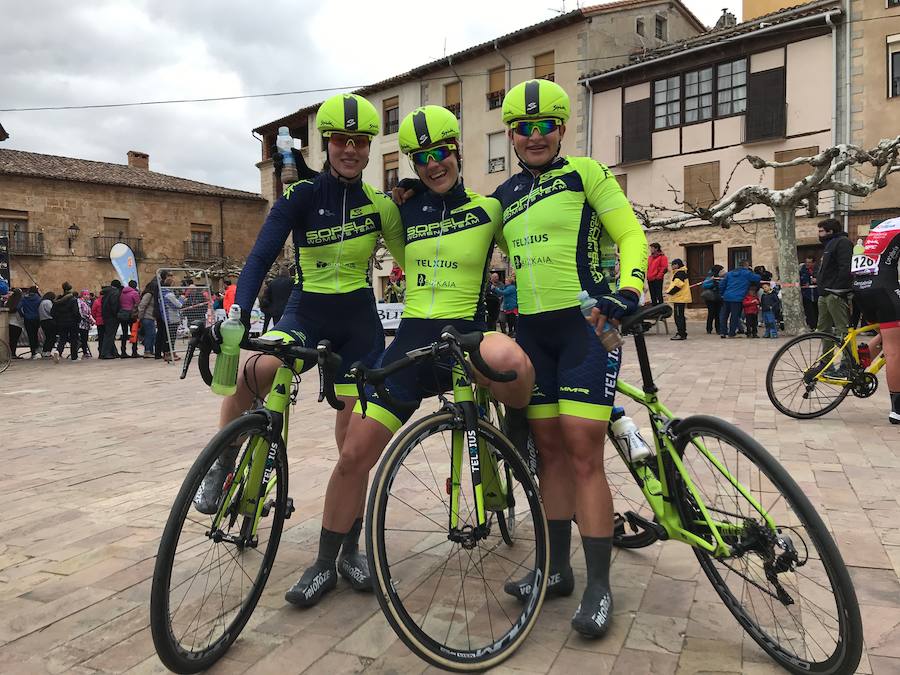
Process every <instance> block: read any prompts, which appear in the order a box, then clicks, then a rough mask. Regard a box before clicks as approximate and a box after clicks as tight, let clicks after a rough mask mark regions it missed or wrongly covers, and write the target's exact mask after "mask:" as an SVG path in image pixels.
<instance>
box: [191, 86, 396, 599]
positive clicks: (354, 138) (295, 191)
mask: <svg viewBox="0 0 900 675" xmlns="http://www.w3.org/2000/svg"><path fill="white" fill-rule="evenodd" d="M316 123H317V126H318V129H319V131H320V132H321V133H322V135H323V136H324V137H325V138H326V139H327V141H328V145H327V153H328V164H327V165H326V169H325V170H324V171H323V172H322V173H321V174H319V175H317V176H315V177H313V178H311V179H308V180H300V181H298V182H296V183H293V184H291V185H288V186H287V187H286V188H285V190H284V195H283V196H282V197H281V198H280V199H279V200H278V201H277V202H276V203H275V205H274V206H273V207H272V210H271V211H270V212H269V215H268V217H267V218H266V221H265V223H264V224H263V227H262V230H261V231H260V233H259V236H258V237H257V240H256V244H255V245H254V246H253V250H252V251H251V252H250V255H249V256H248V258H247V263H246V265H245V266H244V269H243V271H242V272H241V276H240V278H239V279H238V283H237V295H236V298H235V302H236V304H238V305H239V306H240V307H241V309H242V316H241V318H242V320H243V321H244V324H245V326H247V327H248V328H249V321H250V308H251V307H252V306H253V301H254V300H255V298H256V294H257V293H258V292H259V288H260V286H261V285H262V282H263V279H264V278H265V275H266V273H267V272H268V271H269V268H270V267H271V266H272V263H274V262H275V260H276V259H277V258H278V256H279V255H280V253H281V251H282V250H283V248H284V244H285V241H286V240H287V237H288V236H289V235H291V236H293V241H294V248H295V251H296V253H295V263H296V266H297V270H298V271H297V276H296V278H295V284H294V288H293V290H292V292H291V295H290V298H289V299H288V301H287V305H286V306H285V309H284V314H283V315H282V317H281V319H280V320H279V321H278V323H277V324H276V325H275V326H274V328H273V329H272V331H270V332H269V333H267V335H269V336H280V337H281V338H282V339H283V340H284V342H285V343H291V342H294V343H298V344H301V345H303V346H305V347H314V346H315V345H316V344H317V343H318V342H319V341H320V340H323V339H327V340H329V341H331V344H332V348H333V349H334V350H335V352H337V353H338V354H340V356H341V357H342V359H343V365H344V372H343V373H339V374H337V375H336V377H335V383H336V385H335V391H336V393H337V395H338V397H339V398H340V399H341V400H342V401H343V402H344V404H345V407H344V409H343V410H342V411H339V412H338V413H337V418H336V421H335V440H336V442H337V447H338V450H339V451H340V448H341V445H342V443H343V442H344V435H345V433H346V429H347V422H348V420H349V418H350V415H351V411H352V409H353V403H354V401H355V396H356V387H355V385H354V384H353V381H352V379H351V378H350V376H349V375H348V374H347V370H348V369H349V367H350V365H351V364H353V363H354V362H356V361H362V362H363V363H366V364H369V365H372V364H374V362H375V359H376V358H377V357H378V356H379V354H381V352H382V351H383V350H384V331H383V330H382V327H381V322H380V320H379V319H378V314H377V312H376V309H375V296H374V295H373V293H372V288H371V286H370V284H369V281H368V278H367V276H368V265H369V257H370V256H371V254H372V250H373V249H374V247H375V241H376V238H377V235H378V232H379V231H380V232H381V233H382V234H383V236H384V239H385V242H386V243H387V245H388V248H389V249H390V251H391V253H392V254H393V256H394V258H395V259H397V260H398V261H399V262H400V263H401V264H402V261H403V248H402V245H401V243H400V242H401V237H402V233H401V232H400V216H399V211H398V209H397V207H396V205H395V204H394V203H393V202H392V201H391V200H390V198H389V197H387V196H386V195H384V194H383V193H381V192H379V191H378V190H375V189H374V188H372V187H371V186H369V185H367V184H366V183H364V182H363V181H362V171H363V169H364V168H365V166H366V164H367V163H368V161H369V142H370V140H371V139H372V137H374V136H375V135H376V134H377V133H378V131H379V119H378V113H377V112H376V110H375V107H374V106H373V105H372V104H371V103H369V102H368V101H367V100H366V99H364V98H362V97H361V96H357V95H355V94H349V95H343V94H341V95H337V96H333V97H332V98H329V99H328V100H327V101H325V102H324V103H323V104H322V105H321V106H320V107H319V110H318V113H317V116H316ZM298 164H299V163H298ZM213 332H214V335H213V338H214V339H217V338H218V336H217V335H216V334H215V332H216V327H213ZM248 332H249V331H248ZM280 364H281V362H280V361H279V359H278V358H276V357H272V356H251V357H250V359H249V360H248V361H247V363H246V364H244V365H243V366H242V367H241V368H240V369H239V371H238V389H237V392H236V393H235V394H234V395H233V396H230V397H228V398H226V399H225V400H224V401H222V408H221V413H220V425H221V426H224V425H225V424H227V423H228V422H230V421H231V420H233V419H235V418H237V417H238V416H240V414H241V413H242V412H243V411H245V410H248V409H249V408H250V407H251V406H252V405H253V401H254V397H256V396H261V395H264V393H265V392H268V391H269V388H270V387H271V384H272V380H273V379H274V376H275V371H276V370H277V369H278V367H279V366H280ZM314 365H315V363H306V364H304V365H303V369H304V370H306V369H309V368H311V367H313V366H314ZM234 450H235V452H234V454H233V455H232V456H231V457H227V458H225V461H220V460H217V462H216V463H215V464H213V466H212V468H211V469H210V472H209V474H207V476H206V478H205V479H204V481H203V484H202V485H201V488H200V490H199V491H198V493H197V495H196V497H195V500H194V504H195V507H196V508H197V510H198V511H201V512H202V513H215V512H216V510H217V508H218V501H219V499H220V496H221V493H222V484H223V481H224V479H225V477H226V475H227V474H228V472H229V471H230V470H231V468H232V466H233V464H234V460H235V457H236V455H237V448H235V449H234ZM363 508H364V503H363V500H362V499H361V498H360V499H359V500H357V501H356V503H354V504H352V505H350V510H351V511H352V514H353V517H352V518H351V523H350V525H349V526H348V527H347V528H345V529H343V530H342V531H341V535H340V537H339V539H335V536H333V533H330V532H329V533H326V532H325V531H324V530H323V532H322V537H321V540H322V541H323V542H325V541H327V542H328V546H329V547H333V546H334V545H336V547H337V548H336V550H335V556H334V558H332V570H331V573H332V575H334V572H335V570H334V561H335V559H336V558H337V553H338V551H339V550H342V555H341V560H340V564H339V570H340V573H341V575H342V576H344V577H345V578H347V579H348V580H351V584H352V585H354V587H359V586H358V585H357V584H356V582H355V580H356V579H357V578H359V577H360V576H361V575H367V574H368V567H367V566H366V562H365V556H364V555H363V554H361V553H359V551H358V549H357V543H358V540H359V534H360V531H361V528H362V515H363ZM334 582H336V578H333V579H331V583H334ZM298 584H300V585H302V584H303V580H302V579H301V582H298ZM296 588H297V586H296V585H295V588H294V589H291V591H289V596H290V597H289V598H288V599H289V600H290V599H291V598H292V597H293V595H291V593H292V592H293V591H294V590H295V589H296ZM359 588H360V589H361V590H366V589H367V588H370V586H368V587H367V586H365V585H363V586H362V587H359ZM304 589H305V590H308V588H306V587H304ZM300 595H301V596H302V592H301V593H300Z"/></svg>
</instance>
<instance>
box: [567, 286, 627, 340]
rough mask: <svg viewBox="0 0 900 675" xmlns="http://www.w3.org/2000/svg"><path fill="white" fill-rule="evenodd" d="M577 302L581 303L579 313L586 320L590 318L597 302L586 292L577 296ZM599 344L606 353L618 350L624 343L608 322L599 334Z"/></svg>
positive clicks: (617, 331) (619, 334)
mask: <svg viewBox="0 0 900 675" xmlns="http://www.w3.org/2000/svg"><path fill="white" fill-rule="evenodd" d="M578 302H579V303H581V313H582V314H584V317H585V318H586V319H587V318H590V316H591V310H592V309H594V307H595V306H596V304H597V300H596V299H595V298H592V297H591V296H590V294H589V293H588V292H587V291H581V293H579V294H578ZM600 342H601V343H602V344H603V348H604V349H605V350H606V351H608V352H611V351H613V350H614V349H618V348H619V347H621V346H622V344H623V343H624V341H623V340H622V335H621V333H619V330H618V329H617V328H616V327H615V326H613V325H612V324H611V323H610V322H609V321H607V322H606V326H604V328H603V332H601V333H600Z"/></svg>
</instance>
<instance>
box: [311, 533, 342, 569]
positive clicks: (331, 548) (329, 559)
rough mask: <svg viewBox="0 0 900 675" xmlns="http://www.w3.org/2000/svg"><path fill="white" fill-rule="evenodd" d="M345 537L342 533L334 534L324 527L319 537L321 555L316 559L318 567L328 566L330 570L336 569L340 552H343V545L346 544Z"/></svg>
mask: <svg viewBox="0 0 900 675" xmlns="http://www.w3.org/2000/svg"><path fill="white" fill-rule="evenodd" d="M345 536H346V535H345V534H344V533H342V532H332V531H331V530H326V529H325V528H324V527H323V528H322V533H321V534H320V535H319V555H318V557H317V558H316V566H317V567H322V566H327V567H328V568H330V569H333V568H334V565H335V561H336V560H337V557H338V551H340V550H341V544H342V543H343V542H344V537H345Z"/></svg>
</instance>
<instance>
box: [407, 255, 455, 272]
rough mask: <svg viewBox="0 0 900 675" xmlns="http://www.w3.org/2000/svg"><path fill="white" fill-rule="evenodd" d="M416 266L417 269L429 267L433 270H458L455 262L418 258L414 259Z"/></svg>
mask: <svg viewBox="0 0 900 675" xmlns="http://www.w3.org/2000/svg"><path fill="white" fill-rule="evenodd" d="M416 265H418V266H419V267H431V268H433V269H438V268H441V269H447V270H455V269H459V263H458V262H457V261H456V260H440V259H434V260H428V259H427V258H418V259H416Z"/></svg>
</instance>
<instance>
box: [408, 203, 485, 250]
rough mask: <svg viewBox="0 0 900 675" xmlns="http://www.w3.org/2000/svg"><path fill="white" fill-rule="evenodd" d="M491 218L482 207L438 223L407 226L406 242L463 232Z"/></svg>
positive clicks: (457, 214)
mask: <svg viewBox="0 0 900 675" xmlns="http://www.w3.org/2000/svg"><path fill="white" fill-rule="evenodd" d="M489 222H490V218H489V217H488V215H487V212H486V211H485V210H484V209H483V208H481V207H478V208H474V209H470V210H467V211H463V212H460V213H455V214H451V216H450V217H449V218H444V219H443V220H439V221H438V222H436V223H422V224H421V225H411V226H410V227H407V228H406V243H407V244H410V243H412V242H414V241H418V240H420V239H428V238H430V237H436V236H438V235H439V234H453V233H454V232H462V231H463V230H468V229H469V228H470V227H477V226H478V225H482V224H485V223H489Z"/></svg>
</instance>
